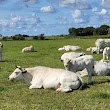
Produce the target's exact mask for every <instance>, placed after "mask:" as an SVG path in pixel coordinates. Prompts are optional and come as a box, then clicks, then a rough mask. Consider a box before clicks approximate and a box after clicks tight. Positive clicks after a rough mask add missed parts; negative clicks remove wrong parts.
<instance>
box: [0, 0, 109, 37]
mask: <svg viewBox="0 0 110 110" xmlns="http://www.w3.org/2000/svg"><path fill="white" fill-rule="evenodd" d="M101 25H109V26H110V0H0V34H2V36H12V35H15V34H26V35H30V36H31V35H39V34H44V35H47V36H51V35H60V34H68V29H69V28H72V27H75V28H80V27H89V26H93V27H100V26H101Z"/></svg>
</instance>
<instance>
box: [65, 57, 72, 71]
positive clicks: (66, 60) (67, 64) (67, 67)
mask: <svg viewBox="0 0 110 110" xmlns="http://www.w3.org/2000/svg"><path fill="white" fill-rule="evenodd" d="M71 62H72V60H70V59H68V58H66V59H65V60H64V62H63V63H64V67H65V69H66V70H69V65H70V63H71Z"/></svg>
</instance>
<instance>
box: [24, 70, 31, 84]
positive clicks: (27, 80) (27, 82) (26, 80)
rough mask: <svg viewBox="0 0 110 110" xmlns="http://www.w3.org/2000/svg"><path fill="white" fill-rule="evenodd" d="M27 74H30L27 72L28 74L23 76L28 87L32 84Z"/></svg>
mask: <svg viewBox="0 0 110 110" xmlns="http://www.w3.org/2000/svg"><path fill="white" fill-rule="evenodd" d="M26 74H29V73H28V72H26V73H23V74H22V75H23V79H24V81H25V83H26V84H27V85H28V86H30V85H31V83H30V81H29V79H27V78H26Z"/></svg>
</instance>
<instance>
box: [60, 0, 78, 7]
mask: <svg viewBox="0 0 110 110" xmlns="http://www.w3.org/2000/svg"><path fill="white" fill-rule="evenodd" d="M75 3H76V0H60V6H62V7H67V6H70V5H72V4H75Z"/></svg>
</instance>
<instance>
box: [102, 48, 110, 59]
mask: <svg viewBox="0 0 110 110" xmlns="http://www.w3.org/2000/svg"><path fill="white" fill-rule="evenodd" d="M109 57H110V47H105V48H104V50H103V61H104V60H105V59H107V60H109Z"/></svg>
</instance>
